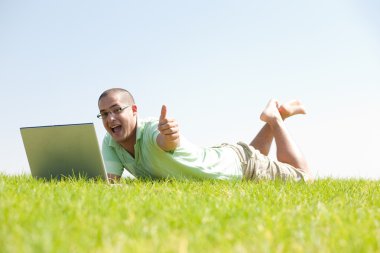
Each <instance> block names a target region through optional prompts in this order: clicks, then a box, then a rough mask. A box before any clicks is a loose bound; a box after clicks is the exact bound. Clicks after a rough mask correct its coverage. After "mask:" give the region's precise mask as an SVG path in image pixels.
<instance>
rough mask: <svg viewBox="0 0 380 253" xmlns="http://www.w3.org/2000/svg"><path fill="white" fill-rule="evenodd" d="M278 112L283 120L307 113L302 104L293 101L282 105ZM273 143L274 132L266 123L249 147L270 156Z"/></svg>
mask: <svg viewBox="0 0 380 253" xmlns="http://www.w3.org/2000/svg"><path fill="white" fill-rule="evenodd" d="M278 110H279V112H280V115H281V118H282V119H283V120H285V119H286V118H289V117H291V116H293V115H297V114H305V113H306V111H305V108H304V107H303V105H302V103H301V102H300V101H298V100H293V101H290V102H287V103H285V104H282V105H281V106H280V107H279V108H278ZM272 141H273V132H272V129H271V127H270V126H269V124H268V123H266V124H265V125H264V126H263V128H261V130H260V132H259V133H258V134H257V135H256V137H255V138H254V139H253V140H252V141H251V143H250V144H249V145H251V146H253V147H254V148H255V149H257V150H259V151H260V153H261V154H263V155H268V154H269V150H270V147H271V146H272Z"/></svg>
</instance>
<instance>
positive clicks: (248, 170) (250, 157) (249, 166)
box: [223, 142, 308, 181]
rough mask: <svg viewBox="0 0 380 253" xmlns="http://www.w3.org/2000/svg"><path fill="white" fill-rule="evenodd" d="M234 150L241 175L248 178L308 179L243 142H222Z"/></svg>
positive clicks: (287, 165) (289, 166)
mask: <svg viewBox="0 0 380 253" xmlns="http://www.w3.org/2000/svg"><path fill="white" fill-rule="evenodd" d="M223 146H229V147H231V148H232V149H234V150H235V151H236V153H237V154H238V156H239V158H240V161H241V163H242V169H243V177H244V178H245V179H248V180H274V179H280V180H284V181H285V180H294V181H300V180H304V181H308V178H307V175H306V174H305V173H303V172H302V171H300V170H297V169H296V168H295V167H293V166H292V165H289V164H286V163H282V162H278V161H274V160H272V159H270V158H269V157H268V156H265V155H263V154H261V153H260V152H259V151H258V150H256V149H254V148H253V147H252V146H249V145H247V144H245V143H243V142H238V143H237V144H236V145H232V144H223Z"/></svg>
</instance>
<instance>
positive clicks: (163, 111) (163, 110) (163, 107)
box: [160, 105, 166, 120]
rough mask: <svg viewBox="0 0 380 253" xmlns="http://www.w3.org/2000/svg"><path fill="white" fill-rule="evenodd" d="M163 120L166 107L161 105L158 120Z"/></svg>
mask: <svg viewBox="0 0 380 253" xmlns="http://www.w3.org/2000/svg"><path fill="white" fill-rule="evenodd" d="M165 118H166V105H162V108H161V115H160V120H163V119H165Z"/></svg>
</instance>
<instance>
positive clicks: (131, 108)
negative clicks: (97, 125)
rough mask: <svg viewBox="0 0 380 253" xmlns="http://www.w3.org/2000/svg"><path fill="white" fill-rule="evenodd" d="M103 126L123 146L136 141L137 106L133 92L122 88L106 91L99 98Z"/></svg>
mask: <svg viewBox="0 0 380 253" xmlns="http://www.w3.org/2000/svg"><path fill="white" fill-rule="evenodd" d="M98 107H99V112H100V113H99V114H98V117H100V118H101V119H102V121H103V126H104V128H105V129H106V130H107V132H108V133H109V134H110V135H111V137H112V138H113V139H114V140H115V141H116V142H117V143H119V144H121V145H122V146H124V147H126V146H132V145H134V143H135V141H136V125H137V106H136V105H135V100H134V99H133V96H132V94H131V93H130V92H129V91H127V90H125V89H122V88H112V89H109V90H106V91H104V92H103V93H102V94H101V95H100V97H99V100H98Z"/></svg>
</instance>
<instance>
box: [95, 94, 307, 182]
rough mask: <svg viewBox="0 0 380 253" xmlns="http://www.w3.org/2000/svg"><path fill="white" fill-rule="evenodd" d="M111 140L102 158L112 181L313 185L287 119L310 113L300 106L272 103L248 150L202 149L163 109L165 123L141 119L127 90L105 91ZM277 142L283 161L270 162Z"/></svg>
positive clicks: (102, 105) (102, 106)
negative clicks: (250, 181)
mask: <svg viewBox="0 0 380 253" xmlns="http://www.w3.org/2000/svg"><path fill="white" fill-rule="evenodd" d="M98 106H99V110H100V113H99V114H98V118H101V119H102V121H103V125H104V127H105V129H106V130H107V134H106V136H105V137H104V140H103V146H102V153H103V158H104V161H105V165H106V169H107V174H108V177H109V178H110V179H111V180H118V179H119V178H120V177H121V175H122V173H123V171H124V169H126V170H128V171H129V172H130V173H131V174H132V175H133V176H135V177H138V178H178V179H234V178H235V179H242V178H245V179H282V180H305V181H307V180H312V178H313V176H312V174H311V172H310V170H309V168H308V165H307V162H306V160H305V158H304V157H303V155H302V153H301V152H300V151H299V149H298V147H297V146H296V145H295V143H294V142H293V140H292V139H291V137H290V135H289V133H288V131H287V130H286V128H285V125H284V119H285V118H288V117H290V116H293V115H295V114H304V113H305V110H304V108H303V106H302V104H301V103H300V102H298V101H291V102H288V103H286V104H283V105H281V106H279V104H278V102H277V101H276V100H270V101H269V103H268V105H267V106H266V107H265V109H264V111H263V113H262V114H261V117H260V118H261V120H263V121H264V122H265V123H266V124H265V125H264V127H263V128H262V129H261V131H260V132H259V133H258V135H257V136H256V137H255V138H254V139H253V140H252V142H251V143H250V144H249V145H247V144H245V143H242V142H239V143H238V144H222V145H220V146H216V147H209V148H201V147H197V146H195V145H193V144H192V143H190V142H189V141H187V140H186V139H185V138H184V137H183V136H182V135H180V133H179V128H178V124H177V122H176V121H175V120H174V119H170V118H167V116H166V110H167V109H166V106H165V105H163V106H162V109H161V115H160V117H159V119H144V120H143V119H140V118H138V108H137V105H136V104H135V101H134V98H133V96H132V95H131V94H130V93H129V92H128V91H127V90H124V89H121V88H113V89H109V90H106V91H104V92H103V93H102V94H101V95H100V97H99V100H98ZM273 139H274V140H275V142H276V145H277V160H278V161H276V160H272V159H270V158H268V157H267V155H268V153H269V149H270V146H271V143H272V141H273Z"/></svg>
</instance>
